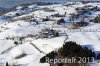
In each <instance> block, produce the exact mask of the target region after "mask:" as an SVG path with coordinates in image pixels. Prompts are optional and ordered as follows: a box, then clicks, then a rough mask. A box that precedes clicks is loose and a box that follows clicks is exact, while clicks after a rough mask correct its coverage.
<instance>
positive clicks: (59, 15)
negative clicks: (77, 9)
mask: <svg viewBox="0 0 100 66" xmlns="http://www.w3.org/2000/svg"><path fill="white" fill-rule="evenodd" d="M65 15H66V12H65V14H64V15H61V14H59V13H57V14H53V15H51V16H52V17H65Z"/></svg>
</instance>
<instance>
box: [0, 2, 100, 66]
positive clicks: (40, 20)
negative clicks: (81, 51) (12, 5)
mask: <svg viewBox="0 0 100 66" xmlns="http://www.w3.org/2000/svg"><path fill="white" fill-rule="evenodd" d="M83 7H89V12H87V13H85V14H84V15H80V16H79V17H78V18H75V19H74V20H72V21H71V20H70V16H71V14H73V13H75V14H76V13H77V10H76V8H83ZM96 7H98V8H96ZM91 8H93V9H91ZM95 8H96V10H95ZM90 13H91V14H90ZM98 14H100V3H87V4H82V3H80V2H77V3H74V4H73V3H71V4H54V5H44V6H38V5H36V4H35V5H30V6H18V7H16V11H12V12H9V13H6V14H4V15H2V16H0V66H1V65H4V64H5V63H6V62H8V63H9V64H10V66H11V65H12V66H13V65H18V66H50V65H49V64H48V63H40V58H41V57H43V56H45V55H46V54H47V53H49V52H51V51H54V50H57V49H58V48H60V47H62V46H63V44H64V42H66V41H74V42H76V43H78V44H80V45H81V46H87V47H88V48H90V49H92V50H93V51H95V52H96V53H97V54H98V53H100V48H99V47H100V23H94V22H92V21H91V22H89V21H88V20H90V19H94V18H95V17H96V16H98ZM59 19H64V21H65V22H64V23H61V24H58V21H59ZM83 19H84V20H85V22H86V21H87V22H86V24H88V25H85V26H78V27H77V26H75V25H76V24H75V25H72V23H73V22H80V21H81V20H83ZM87 19H88V20H87ZM70 22H72V23H70ZM50 29H51V30H50ZM52 31H54V32H55V33H56V32H58V33H59V36H57V35H56V36H55V35H53V32H52ZM91 66H100V63H97V62H96V63H95V64H92V65H91Z"/></svg>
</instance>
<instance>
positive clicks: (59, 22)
mask: <svg viewBox="0 0 100 66" xmlns="http://www.w3.org/2000/svg"><path fill="white" fill-rule="evenodd" d="M61 23H65V20H64V19H63V18H61V19H60V20H58V21H57V24H58V25H60V24H61Z"/></svg>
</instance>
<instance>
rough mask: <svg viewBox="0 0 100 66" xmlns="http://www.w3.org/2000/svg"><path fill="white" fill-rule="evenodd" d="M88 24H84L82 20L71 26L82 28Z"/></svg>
mask: <svg viewBox="0 0 100 66" xmlns="http://www.w3.org/2000/svg"><path fill="white" fill-rule="evenodd" d="M88 24H89V23H88V22H84V20H82V21H81V22H76V23H74V24H73V26H76V27H84V26H87V25H88Z"/></svg>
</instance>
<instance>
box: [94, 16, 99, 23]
mask: <svg viewBox="0 0 100 66" xmlns="http://www.w3.org/2000/svg"><path fill="white" fill-rule="evenodd" d="M94 23H100V15H98V16H97V17H95V19H94Z"/></svg>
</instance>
